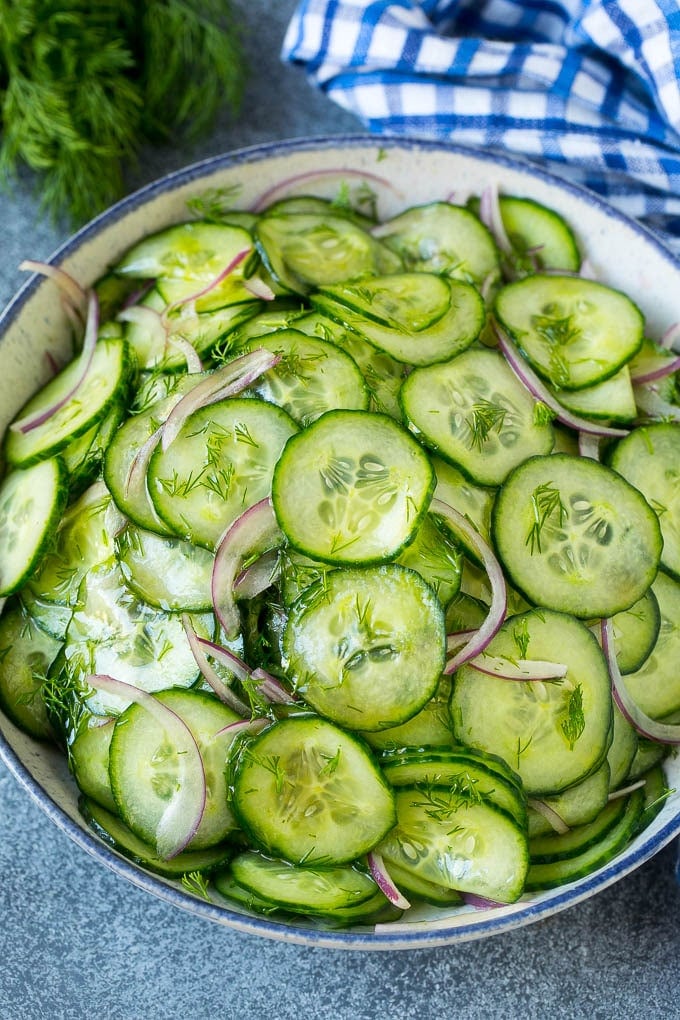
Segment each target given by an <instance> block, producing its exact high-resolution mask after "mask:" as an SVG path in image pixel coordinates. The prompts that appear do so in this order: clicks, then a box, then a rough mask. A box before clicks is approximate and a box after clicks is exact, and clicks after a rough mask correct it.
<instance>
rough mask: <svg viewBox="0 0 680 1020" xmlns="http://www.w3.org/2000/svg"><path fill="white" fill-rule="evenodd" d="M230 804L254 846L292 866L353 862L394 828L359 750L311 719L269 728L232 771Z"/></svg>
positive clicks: (388, 802)
mask: <svg viewBox="0 0 680 1020" xmlns="http://www.w3.org/2000/svg"><path fill="white" fill-rule="evenodd" d="M233 782H234V786H233V806H234V810H235V812H236V814H237V816H238V818H239V819H240V821H241V823H242V825H243V827H244V829H245V830H246V831H247V832H248V833H249V834H250V836H251V837H252V839H253V841H254V842H255V844H256V845H257V846H261V847H262V848H263V849H264V850H266V851H268V852H269V853H272V854H274V855H275V856H280V857H283V858H284V859H285V860H288V861H291V862H292V863H294V864H305V865H308V866H309V865H318V864H323V865H325V866H331V865H334V864H345V863H348V862H350V861H353V860H356V859H357V858H358V857H360V856H361V855H362V854H364V853H367V852H368V851H369V850H371V849H372V848H373V847H374V846H375V845H376V843H378V841H379V840H381V839H382V838H383V836H384V835H385V833H386V832H388V830H389V829H391V827H392V826H393V825H394V822H395V814H394V798H393V795H392V792H391V790H390V788H389V786H388V784H387V782H386V781H385V779H384V777H383V775H382V773H381V772H380V770H379V769H378V767H377V765H376V764H375V762H374V761H373V759H372V758H371V756H370V755H369V753H368V751H367V750H366V749H365V748H364V746H363V745H362V744H361V743H359V741H358V740H356V739H355V738H354V737H352V736H350V734H349V733H346V732H345V731H344V730H341V729H340V728H339V727H337V726H334V725H333V724H332V723H329V722H326V721H325V720H323V719H319V718H317V717H315V716H297V717H291V718H289V719H284V720H282V721H280V722H276V723H274V724H273V725H272V726H270V727H269V728H268V729H266V730H264V732H263V733H261V734H260V735H259V736H258V737H255V739H254V740H252V741H251V742H250V743H249V744H248V745H247V747H246V748H245V750H244V752H243V753H242V755H241V758H240V760H239V762H238V764H237V766H236V769H235V775H234V780H233Z"/></svg>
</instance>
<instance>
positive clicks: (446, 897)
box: [390, 861, 463, 907]
mask: <svg viewBox="0 0 680 1020" xmlns="http://www.w3.org/2000/svg"><path fill="white" fill-rule="evenodd" d="M390 878H391V879H392V881H393V882H394V884H395V885H396V886H397V888H398V889H399V890H401V891H406V892H407V893H408V894H409V898H410V897H411V896H417V897H418V899H420V900H422V901H423V902H424V903H431V904H432V906H434V907H452V906H457V905H458V904H460V903H462V902H463V897H462V896H461V895H460V893H459V892H458V891H457V890H456V889H448V888H447V887H446V886H444V885H437V884H436V883H435V882H428V880H427V879H426V878H421V876H420V875H417V874H416V873H415V872H414V871H413V869H412V868H410V867H408V866H406V863H405V862H402V864H395V863H394V861H390Z"/></svg>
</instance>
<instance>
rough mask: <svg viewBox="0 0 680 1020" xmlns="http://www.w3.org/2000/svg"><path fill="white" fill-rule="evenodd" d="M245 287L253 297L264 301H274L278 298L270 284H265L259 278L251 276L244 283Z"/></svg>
mask: <svg viewBox="0 0 680 1020" xmlns="http://www.w3.org/2000/svg"><path fill="white" fill-rule="evenodd" d="M243 286H244V287H245V289H246V290H247V291H248V293H249V294H252V295H253V297H256V298H261V299H262V301H273V300H274V298H275V297H276V294H275V293H274V291H273V290H272V289H271V287H270V286H269V284H268V283H265V282H264V280H262V279H260V277H259V276H249V277H248V279H247V280H244V281H243Z"/></svg>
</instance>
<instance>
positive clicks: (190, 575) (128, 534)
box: [116, 524, 215, 613]
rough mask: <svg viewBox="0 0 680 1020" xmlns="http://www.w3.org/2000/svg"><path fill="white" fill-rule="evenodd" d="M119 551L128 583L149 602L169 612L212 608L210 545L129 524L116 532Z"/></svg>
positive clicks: (209, 610)
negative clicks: (195, 543) (207, 546)
mask: <svg viewBox="0 0 680 1020" xmlns="http://www.w3.org/2000/svg"><path fill="white" fill-rule="evenodd" d="M116 555H117V557H118V562H119V564H120V569H121V572H122V574H123V577H124V578H125V583H126V584H127V586H128V587H129V588H130V590H131V591H133V592H134V593H135V594H136V595H137V596H138V597H139V598H141V599H143V601H144V602H146V603H148V605H150V606H155V607H156V608H157V609H166V610H168V612H184V613H207V612H212V608H213V603H212V595H211V587H210V586H211V581H212V570H213V564H214V562H215V557H214V556H213V554H212V553H211V552H209V551H208V550H207V549H203V548H202V547H201V546H197V545H192V544H191V543H190V542H185V541H184V540H183V539H181V538H175V537H174V536H172V535H168V536H163V535H154V534H153V532H151V531H144V530H143V529H142V528H138V527H136V526H135V525H134V524H128V525H126V527H124V528H123V529H122V530H121V531H119V532H118V534H117V535H116Z"/></svg>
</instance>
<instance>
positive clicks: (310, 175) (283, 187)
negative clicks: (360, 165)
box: [251, 167, 400, 213]
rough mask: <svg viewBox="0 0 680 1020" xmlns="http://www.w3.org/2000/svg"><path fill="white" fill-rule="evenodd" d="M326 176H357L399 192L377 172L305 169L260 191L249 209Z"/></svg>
mask: <svg viewBox="0 0 680 1020" xmlns="http://www.w3.org/2000/svg"><path fill="white" fill-rule="evenodd" d="M327 177H359V178H361V179H362V180H369V181H373V182H374V183H375V184H381V185H384V186H385V187H386V188H388V189H389V190H390V191H393V192H395V193H396V194H400V193H399V192H398V191H397V190H396V188H395V187H394V185H393V184H392V183H391V181H388V180H387V178H386V177H380V176H379V175H378V174H373V173H370V172H369V171H368V170H352V169H350V168H347V167H334V168H331V169H328V170H306V171H304V172H303V173H299V174H293V175H292V176H291V177H286V178H285V179H284V180H282V181H279V183H278V184H274V185H273V186H272V187H271V188H267V190H266V191H264V192H262V194H261V195H260V197H259V198H258V199H257V200H256V201H255V202H254V203H253V205H252V206H251V211H252V212H255V213H259V212H262V211H263V210H264V209H266V207H267V206H268V205H271V204H272V202H273V201H274V198H275V197H276V196H277V195H281V194H283V195H285V194H286V193H287V192H288V191H290V189H291V188H293V187H295V185H296V184H302V183H305V184H306V183H308V182H310V181H314V180H320V179H323V178H327Z"/></svg>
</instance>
